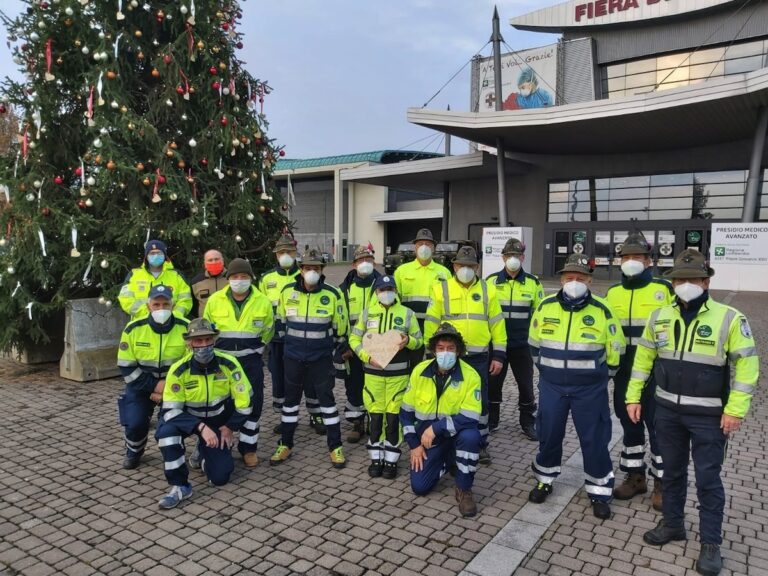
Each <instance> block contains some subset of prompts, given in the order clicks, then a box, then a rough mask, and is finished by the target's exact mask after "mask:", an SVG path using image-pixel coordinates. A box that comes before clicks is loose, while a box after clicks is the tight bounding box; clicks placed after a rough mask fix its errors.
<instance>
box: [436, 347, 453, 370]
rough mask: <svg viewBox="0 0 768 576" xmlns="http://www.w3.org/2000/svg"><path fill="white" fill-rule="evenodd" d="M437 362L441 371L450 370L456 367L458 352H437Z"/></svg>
mask: <svg viewBox="0 0 768 576" xmlns="http://www.w3.org/2000/svg"><path fill="white" fill-rule="evenodd" d="M435 360H437V365H438V366H439V367H440V369H441V370H450V369H451V368H453V367H454V366H456V352H447V351H446V352H437V353H436V354H435Z"/></svg>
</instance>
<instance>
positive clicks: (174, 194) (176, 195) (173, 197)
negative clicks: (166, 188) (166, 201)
mask: <svg viewBox="0 0 768 576" xmlns="http://www.w3.org/2000/svg"><path fill="white" fill-rule="evenodd" d="M168 197H169V198H170V199H171V200H176V199H178V197H179V195H178V194H176V192H171V194H170V196H168Z"/></svg>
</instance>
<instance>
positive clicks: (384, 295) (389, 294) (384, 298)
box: [376, 290, 397, 306]
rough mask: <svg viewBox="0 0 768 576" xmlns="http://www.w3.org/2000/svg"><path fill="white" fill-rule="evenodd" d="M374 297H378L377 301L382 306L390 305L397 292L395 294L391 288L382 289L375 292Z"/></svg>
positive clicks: (393, 301)
mask: <svg viewBox="0 0 768 576" xmlns="http://www.w3.org/2000/svg"><path fill="white" fill-rule="evenodd" d="M376 298H378V299H379V302H381V303H382V304H383V305H384V306H391V305H392V304H394V303H395V298H397V294H395V292H394V291H393V290H382V291H381V292H376Z"/></svg>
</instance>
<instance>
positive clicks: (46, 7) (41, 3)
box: [40, 2, 48, 10]
mask: <svg viewBox="0 0 768 576" xmlns="http://www.w3.org/2000/svg"><path fill="white" fill-rule="evenodd" d="M40 8H42V9H43V10H47V9H48V2H40Z"/></svg>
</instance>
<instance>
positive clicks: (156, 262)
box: [147, 254, 165, 268]
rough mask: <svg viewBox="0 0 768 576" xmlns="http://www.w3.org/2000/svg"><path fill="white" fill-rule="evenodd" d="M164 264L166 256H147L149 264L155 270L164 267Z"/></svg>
mask: <svg viewBox="0 0 768 576" xmlns="http://www.w3.org/2000/svg"><path fill="white" fill-rule="evenodd" d="M163 262H165V255H164V254H150V255H149V256H147V263H148V264H149V265H150V266H152V267H154V268H159V267H160V266H162V265H163Z"/></svg>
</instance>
